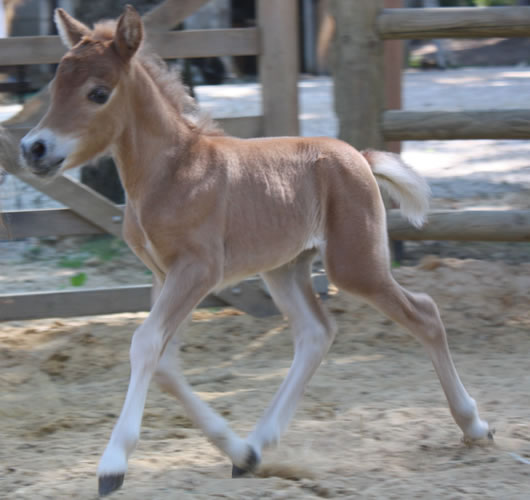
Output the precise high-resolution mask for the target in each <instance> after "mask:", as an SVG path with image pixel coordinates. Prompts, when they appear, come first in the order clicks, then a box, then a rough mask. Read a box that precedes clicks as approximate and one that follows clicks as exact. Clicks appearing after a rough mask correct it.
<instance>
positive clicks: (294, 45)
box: [258, 0, 300, 136]
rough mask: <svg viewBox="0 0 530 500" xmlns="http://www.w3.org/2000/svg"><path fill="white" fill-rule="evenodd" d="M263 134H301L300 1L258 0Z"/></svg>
mask: <svg viewBox="0 0 530 500" xmlns="http://www.w3.org/2000/svg"><path fill="white" fill-rule="evenodd" d="M258 25H259V27H260V34H261V50H260V56H259V59H260V60H259V72H260V80H261V83H262V95H263V115H264V117H263V119H264V131H263V132H264V135H266V136H279V135H299V133H300V130H299V125H298V72H299V54H298V1H297V0H258Z"/></svg>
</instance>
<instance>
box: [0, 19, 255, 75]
mask: <svg viewBox="0 0 530 500" xmlns="http://www.w3.org/2000/svg"><path fill="white" fill-rule="evenodd" d="M149 45H150V47H151V49H152V50H153V51H154V52H156V53H157V54H158V55H159V56H160V57H162V58H164V59H177V58H188V57H214V56H230V55H232V56H241V55H255V54H258V53H259V34H258V29H257V28H237V29H220V30H188V31H168V32H153V33H151V34H150V36H149ZM65 52H66V49H65V47H64V45H63V44H62V43H61V40H60V38H59V37H58V36H25V37H11V38H0V66H14V65H26V64H51V63H57V62H59V61H60V60H61V58H62V57H63V55H64V54H65Z"/></svg>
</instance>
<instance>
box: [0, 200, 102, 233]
mask: <svg viewBox="0 0 530 500" xmlns="http://www.w3.org/2000/svg"><path fill="white" fill-rule="evenodd" d="M2 217H3V224H4V225H3V226H0V240H2V239H6V240H18V239H24V238H32V237H35V238H41V237H46V236H81V235H91V234H105V231H104V230H103V229H101V228H100V227H98V226H96V225H94V224H92V223H91V222H89V221H87V220H86V219H84V218H83V217H81V216H79V215H77V214H76V213H75V212H73V211H72V210H70V209H69V208H49V209H41V210H13V211H9V212H3V213H2Z"/></svg>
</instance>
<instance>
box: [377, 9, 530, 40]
mask: <svg viewBox="0 0 530 500" xmlns="http://www.w3.org/2000/svg"><path fill="white" fill-rule="evenodd" d="M377 28H378V31H379V33H380V35H381V38H385V39H396V38H404V39H422V38H479V37H485V38H491V37H527V36H530V7H486V8H477V7H455V8H432V9H429V8H427V9H384V10H383V11H382V12H381V14H380V15H379V17H378V19H377Z"/></svg>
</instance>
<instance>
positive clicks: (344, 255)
mask: <svg viewBox="0 0 530 500" xmlns="http://www.w3.org/2000/svg"><path fill="white" fill-rule="evenodd" d="M348 233H349V235H351V231H348ZM375 233H376V232H374V231H373V232H370V231H365V232H364V233H363V232H357V233H356V235H355V236H356V239H357V241H348V235H347V234H343V236H344V237H343V238H341V237H337V235H330V238H329V239H328V248H327V251H326V261H327V268H328V274H329V276H330V279H331V281H332V282H334V283H335V284H336V285H337V286H338V287H339V288H341V289H343V290H345V291H348V292H350V293H353V294H355V295H358V296H360V297H362V298H364V299H365V300H366V301H368V302H369V303H371V304H372V305H373V306H375V307H376V308H377V309H379V310H380V311H381V312H382V313H383V314H385V315H386V316H388V317H389V318H390V319H392V320H394V321H396V322H397V323H399V324H400V325H402V326H403V327H405V328H406V329H407V330H408V331H409V332H410V333H412V335H414V336H415V337H416V338H417V339H419V340H420V342H421V343H422V344H423V345H424V346H425V348H426V350H427V352H428V354H429V356H430V358H431V360H432V363H433V365H434V368H435V370H436V373H437V375H438V378H439V380H440V383H441V385H442V388H443V390H444V393H445V396H446V397H447V401H448V403H449V408H450V410H451V414H452V415H453V418H454V420H455V422H456V423H457V424H458V426H459V427H460V428H461V429H462V431H463V433H464V437H465V438H466V439H480V438H483V437H486V436H488V435H489V431H488V424H487V423H486V422H484V421H483V420H481V419H480V418H479V415H478V411H477V405H476V403H475V401H474V400H473V399H472V398H471V397H470V396H469V394H468V393H467V391H466V389H465V388H464V386H463V384H462V382H461V381H460V377H459V376H458V373H457V371H456V368H455V366H454V363H453V360H452V357H451V353H450V351H449V345H448V343H447V335H446V332H445V328H444V326H443V323H442V321H441V319H440V315H439V312H438V308H437V307H436V304H435V303H434V301H433V300H432V299H431V297H429V296H428V295H425V294H415V293H411V292H409V291H408V290H405V289H404V288H403V287H401V286H400V285H399V284H398V283H397V282H396V281H395V280H394V278H393V277H392V275H391V272H390V266H389V259H388V251H387V247H386V237H385V235H384V231H381V232H380V233H381V235H380V237H379V236H378V235H377V234H375ZM370 235H372V237H371V241H370ZM359 238H361V239H362V240H363V245H362V250H358V248H359V245H358V244H357V245H356V243H358V239H359ZM356 247H357V250H356Z"/></svg>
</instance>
